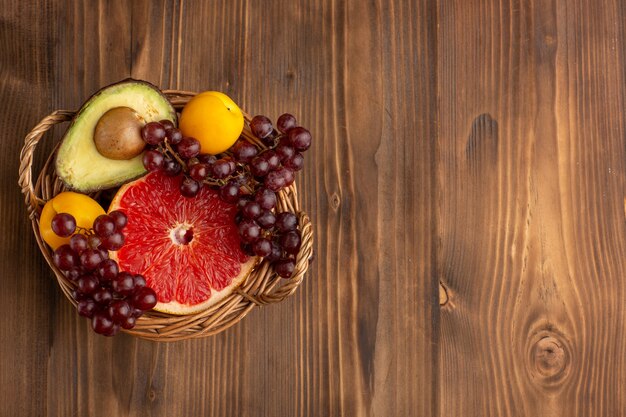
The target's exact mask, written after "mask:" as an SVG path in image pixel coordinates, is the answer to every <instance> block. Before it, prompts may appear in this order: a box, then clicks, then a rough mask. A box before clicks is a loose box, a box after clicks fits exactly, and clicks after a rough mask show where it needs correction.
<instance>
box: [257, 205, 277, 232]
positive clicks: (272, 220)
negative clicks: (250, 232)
mask: <svg viewBox="0 0 626 417" xmlns="http://www.w3.org/2000/svg"><path fill="white" fill-rule="evenodd" d="M255 220H256V222H257V223H258V224H259V226H261V227H262V228H263V229H265V230H269V229H271V228H272V227H274V224H276V216H274V213H272V212H271V211H270V210H263V213H261V215H260V216H259V217H257V218H256V219H255Z"/></svg>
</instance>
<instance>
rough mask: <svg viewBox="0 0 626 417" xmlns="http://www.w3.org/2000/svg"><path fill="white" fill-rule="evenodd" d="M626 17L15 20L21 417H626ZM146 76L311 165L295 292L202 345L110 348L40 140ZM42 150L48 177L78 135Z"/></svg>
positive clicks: (119, 9)
mask: <svg viewBox="0 0 626 417" xmlns="http://www.w3.org/2000/svg"><path fill="white" fill-rule="evenodd" d="M625 16H626V3H624V2H623V1H620V0H607V1H605V2H602V4H601V6H600V5H599V4H596V3H593V2H590V1H587V0H546V1H544V2H537V1H530V2H522V1H518V0H471V1H463V0H414V1H398V0H393V1H380V0H377V1H372V2H360V1H356V0H347V1H336V0H311V1H305V0H295V1H293V0H292V1H289V2H288V1H283V0H276V1H271V2H253V1H248V0H231V1H225V0H217V1H200V0H173V1H166V0H157V1H147V0H139V1H132V2H130V1H124V0H111V1H108V0H98V1H94V2H84V1H77V0H76V1H59V0H55V1H45V2H44V1H37V0H28V1H17V0H8V1H6V2H4V4H3V8H1V9H0V126H2V129H0V139H1V142H2V144H3V145H4V151H3V152H1V153H0V170H1V171H0V173H1V178H4V179H6V181H2V182H0V230H2V231H3V233H2V237H0V340H2V341H3V343H2V344H0V357H1V358H2V359H0V360H1V362H0V363H1V366H0V416H18V415H25V416H26V415H28V416H32V415H36V416H69V415H72V416H111V415H115V416H148V415H150V416H161V415H163V416H164V415H168V416H169V415H184V416H231V415H233V416H419V417H422V416H424V417H425V416H620V415H626V397H625V396H624V395H623V392H624V391H625V389H626V386H625V384H626V363H625V361H624V357H625V354H626V346H625V345H624V336H625V334H624V324H625V322H626V310H625V309H624V307H623V303H624V300H625V299H626V287H625V285H624V282H623V278H624V277H626V262H625V260H626V239H625V236H626V212H625V211H624V210H625V207H626V206H625V204H626V199H625V196H626V142H625V141H624V138H625V137H626V136H625V135H626V131H625V129H626V127H625V124H624V116H623V114H624V110H625V109H624V107H625V103H626V88H625V87H624V81H626V71H625V70H624V68H626V67H625V66H624V62H625V57H626V28H625V25H624V17H625ZM129 76H132V77H135V78H141V79H146V80H148V81H151V82H153V83H155V84H158V85H160V86H161V87H163V88H181V89H188V90H206V89H214V90H221V91H224V92H226V93H227V94H229V95H230V96H231V97H233V98H234V99H235V100H236V101H237V102H238V103H240V104H241V105H242V107H243V108H245V109H246V110H248V111H249V112H251V113H253V114H254V113H263V114H266V115H268V116H270V117H271V118H273V119H276V118H277V117H278V116H279V115H280V114H281V113H282V112H284V111H289V112H292V113H294V114H295V115H296V117H297V118H298V119H299V120H300V121H301V122H302V124H304V125H306V126H307V127H309V128H310V129H311V131H312V132H313V133H314V139H315V140H314V143H313V146H312V148H311V150H310V151H309V152H308V154H307V164H306V167H305V169H304V171H303V172H302V173H301V174H300V176H299V178H298V185H299V188H300V190H301V202H302V206H303V207H304V209H305V210H306V211H307V212H308V213H309V214H310V215H311V217H312V219H313V224H314V226H315V236H316V240H315V242H316V246H315V259H314V262H313V264H312V267H311V269H310V271H309V273H308V276H307V278H306V280H305V282H304V283H303V285H302V287H301V288H300V289H299V291H298V292H297V293H296V294H295V295H294V296H293V297H291V298H289V299H287V300H286V301H284V302H282V303H280V304H278V305H273V306H269V307H266V308H262V309H256V310H254V311H253V312H252V313H251V314H250V315H249V316H248V317H246V318H245V319H244V320H243V321H242V322H241V323H239V324H238V325H237V326H235V327H233V328H232V329H229V330H228V331H226V332H224V333H222V334H220V335H217V336H214V337H211V338H207V339H204V340H196V341H188V342H177V343H170V344H157V343H152V342H147V341H143V340H138V339H135V338H132V337H129V336H126V335H121V336H117V337H115V338H114V339H105V338H102V337H99V336H96V335H94V334H92V332H91V331H90V330H89V328H88V324H87V322H86V321H85V320H83V319H81V318H80V317H78V316H77V315H76V313H75V311H74V310H73V309H72V307H71V305H70V304H69V303H68V302H67V301H66V300H65V299H64V298H63V296H62V294H61V292H60V291H59V290H58V288H57V286H56V284H55V283H54V281H53V279H52V274H51V273H50V271H48V269H47V267H46V266H45V262H44V261H43V258H42V257H41V255H40V254H39V253H38V252H37V246H36V244H35V242H34V240H33V237H32V234H31V232H30V230H29V228H30V225H29V223H28V221H27V218H26V213H25V209H24V207H23V202H22V198H21V196H20V194H19V189H18V187H17V168H18V154H19V150H20V147H21V141H22V137H23V136H24V135H25V134H26V133H27V132H28V131H29V130H30V128H31V127H32V126H33V125H34V124H35V123H36V122H37V121H38V120H39V119H40V118H41V117H42V116H43V115H45V114H47V113H49V112H50V111H51V110H53V109H56V108H68V109H76V108H78V107H79V106H80V104H81V103H82V102H83V101H84V100H85V99H86V98H87V97H88V96H89V95H90V94H91V93H92V92H93V91H95V90H96V89H98V88H99V87H101V86H103V85H106V84H109V83H111V82H114V81H117V80H120V79H123V78H126V77H129ZM62 133H63V132H62V128H58V129H55V131H54V132H53V134H52V135H50V136H49V137H47V138H46V141H45V142H44V143H42V144H41V145H40V147H38V151H37V152H36V155H35V156H36V161H35V165H36V166H41V164H42V161H43V159H44V157H45V156H46V154H47V153H49V152H50V149H51V148H52V146H53V143H54V142H55V141H57V140H58V139H59V138H60V136H61V135H62Z"/></svg>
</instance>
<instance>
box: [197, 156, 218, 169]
mask: <svg viewBox="0 0 626 417" xmlns="http://www.w3.org/2000/svg"><path fill="white" fill-rule="evenodd" d="M198 161H199V162H201V163H203V164H207V166H208V167H209V168H210V167H212V166H213V164H214V163H215V161H217V158H216V157H215V155H209V154H208V153H203V154H200V155H198Z"/></svg>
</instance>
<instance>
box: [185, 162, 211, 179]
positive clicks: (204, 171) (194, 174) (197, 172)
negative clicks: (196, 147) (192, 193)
mask: <svg viewBox="0 0 626 417" xmlns="http://www.w3.org/2000/svg"><path fill="white" fill-rule="evenodd" d="M189 176H190V177H191V178H193V179H194V180H196V181H204V180H205V179H206V178H207V177H208V176H209V166H208V165H207V164H203V163H201V162H200V163H197V164H194V165H192V166H191V167H190V168H189Z"/></svg>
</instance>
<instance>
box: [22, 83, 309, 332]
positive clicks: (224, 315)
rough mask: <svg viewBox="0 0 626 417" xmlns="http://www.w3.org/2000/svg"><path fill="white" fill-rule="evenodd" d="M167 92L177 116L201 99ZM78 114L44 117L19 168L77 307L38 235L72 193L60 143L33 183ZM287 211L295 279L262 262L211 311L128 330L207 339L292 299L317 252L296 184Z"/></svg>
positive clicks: (143, 321)
mask: <svg viewBox="0 0 626 417" xmlns="http://www.w3.org/2000/svg"><path fill="white" fill-rule="evenodd" d="M162 92H163V94H164V95H165V97H167V99H168V100H169V101H170V103H172V105H173V106H174V108H175V109H176V110H177V111H180V109H181V108H182V106H183V105H184V104H185V103H187V101H189V100H190V99H191V98H192V97H193V96H195V95H196V94H197V93H196V92H193V91H184V90H163V91H162ZM75 114H76V112H73V111H68V110H56V111H54V112H52V113H50V114H49V115H48V116H46V117H44V118H43V119H42V120H41V121H40V122H39V123H38V124H37V125H36V126H35V127H34V128H33V129H32V130H31V131H30V132H29V133H28V135H26V138H25V139H24V146H23V148H22V151H21V153H20V168H19V185H20V187H21V190H22V193H23V194H24V197H25V203H26V207H27V210H28V213H29V216H30V220H31V225H32V228H33V233H34V234H35V239H36V241H37V245H38V246H39V249H40V251H41V253H42V254H43V256H44V258H45V259H46V261H47V263H48V265H49V266H50V268H51V269H52V271H53V272H54V275H55V277H56V280H57V283H58V284H59V286H60V287H61V290H62V291H63V293H64V295H65V297H66V298H67V299H68V300H69V301H70V302H71V303H72V304H73V305H74V306H76V302H75V301H74V299H73V298H72V296H71V292H72V290H73V289H74V287H75V285H74V284H73V283H72V282H71V281H69V280H68V279H67V278H66V277H65V275H64V274H63V273H62V272H61V271H60V270H59V269H58V268H57V267H56V266H55V265H54V264H53V262H52V251H51V249H50V248H49V247H48V245H47V244H46V243H45V242H44V241H43V239H42V237H41V235H40V233H39V214H40V212H41V208H42V207H43V205H44V204H45V202H46V201H47V200H49V199H50V198H52V197H54V196H55V195H57V194H59V193H60V192H61V191H65V190H66V189H68V188H67V187H66V186H65V185H64V184H63V182H62V181H61V180H60V179H59V178H58V177H57V176H56V172H55V171H54V159H55V156H56V151H57V149H58V145H59V144H58V143H57V144H56V145H55V147H54V149H53V150H52V152H51V153H50V154H49V155H48V158H47V159H46V162H45V164H44V166H43V167H42V169H41V171H40V172H39V173H38V175H37V176H36V177H35V178H36V180H35V181H33V173H32V169H33V167H32V164H33V154H34V152H35V149H36V146H37V144H38V143H39V141H40V140H41V139H42V138H43V137H44V136H45V134H46V133H47V132H48V131H49V130H50V129H51V128H52V127H53V126H55V125H56V124H60V123H64V122H71V121H72V120H73V117H74V115H75ZM244 117H245V119H246V121H247V123H244V134H243V135H242V136H244V137H246V139H248V140H250V141H254V142H255V143H257V144H259V143H260V142H258V139H256V138H254V137H253V136H252V134H251V132H250V131H249V127H248V123H249V121H250V116H249V115H248V114H247V113H245V112H244ZM92 195H93V194H92ZM286 210H289V211H293V212H295V213H296V214H297V216H298V218H299V229H300V232H301V235H302V244H301V249H300V252H299V253H298V255H297V258H296V268H295V271H294V274H293V276H292V278H290V279H289V280H284V279H282V278H280V277H278V275H277V274H276V273H275V272H274V271H273V269H272V267H271V265H269V263H268V262H266V261H261V262H259V263H258V264H257V265H256V266H255V267H254V269H253V270H252V272H251V273H250V274H249V275H248V276H247V277H246V278H245V279H244V280H243V282H242V283H241V284H240V285H239V286H238V287H237V288H235V289H234V291H233V292H232V293H231V294H230V295H228V296H227V297H225V298H224V299H223V300H221V301H220V302H218V303H217V304H215V305H213V306H211V307H210V308H209V309H207V310H204V311H201V312H198V313H195V314H189V315H183V316H179V315H172V314H167V313H161V312H156V311H149V312H146V313H145V314H144V315H143V316H142V317H140V318H139V319H138V320H137V324H136V325H135V327H134V328H133V329H131V330H123V331H124V332H125V333H128V334H131V335H133V336H137V337H140V338H143V339H148V340H153V341H159V342H171V341H178V340H185V339H192V338H201V337H206V336H210V335H214V334H217V333H220V332H222V331H224V330H226V329H228V328H230V327H231V326H233V325H235V324H237V323H238V322H239V321H241V319H243V318H244V317H245V316H246V315H247V314H248V313H249V312H250V311H251V310H253V309H254V308H255V307H258V306H262V305H267V304H273V303H277V302H280V301H282V300H284V299H285V298H287V297H289V296H290V295H292V294H293V293H294V292H295V291H296V290H297V288H298V287H299V286H300V284H301V283H302V281H303V279H304V275H305V273H306V272H307V270H308V267H309V260H310V259H311V258H312V253H313V232H312V225H311V221H310V219H309V217H308V215H307V214H306V213H305V212H303V211H301V210H300V208H299V201H298V191H297V186H296V183H295V182H294V183H293V184H292V185H291V186H289V187H288V188H286V189H283V190H281V191H280V192H279V193H278V205H277V211H286Z"/></svg>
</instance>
